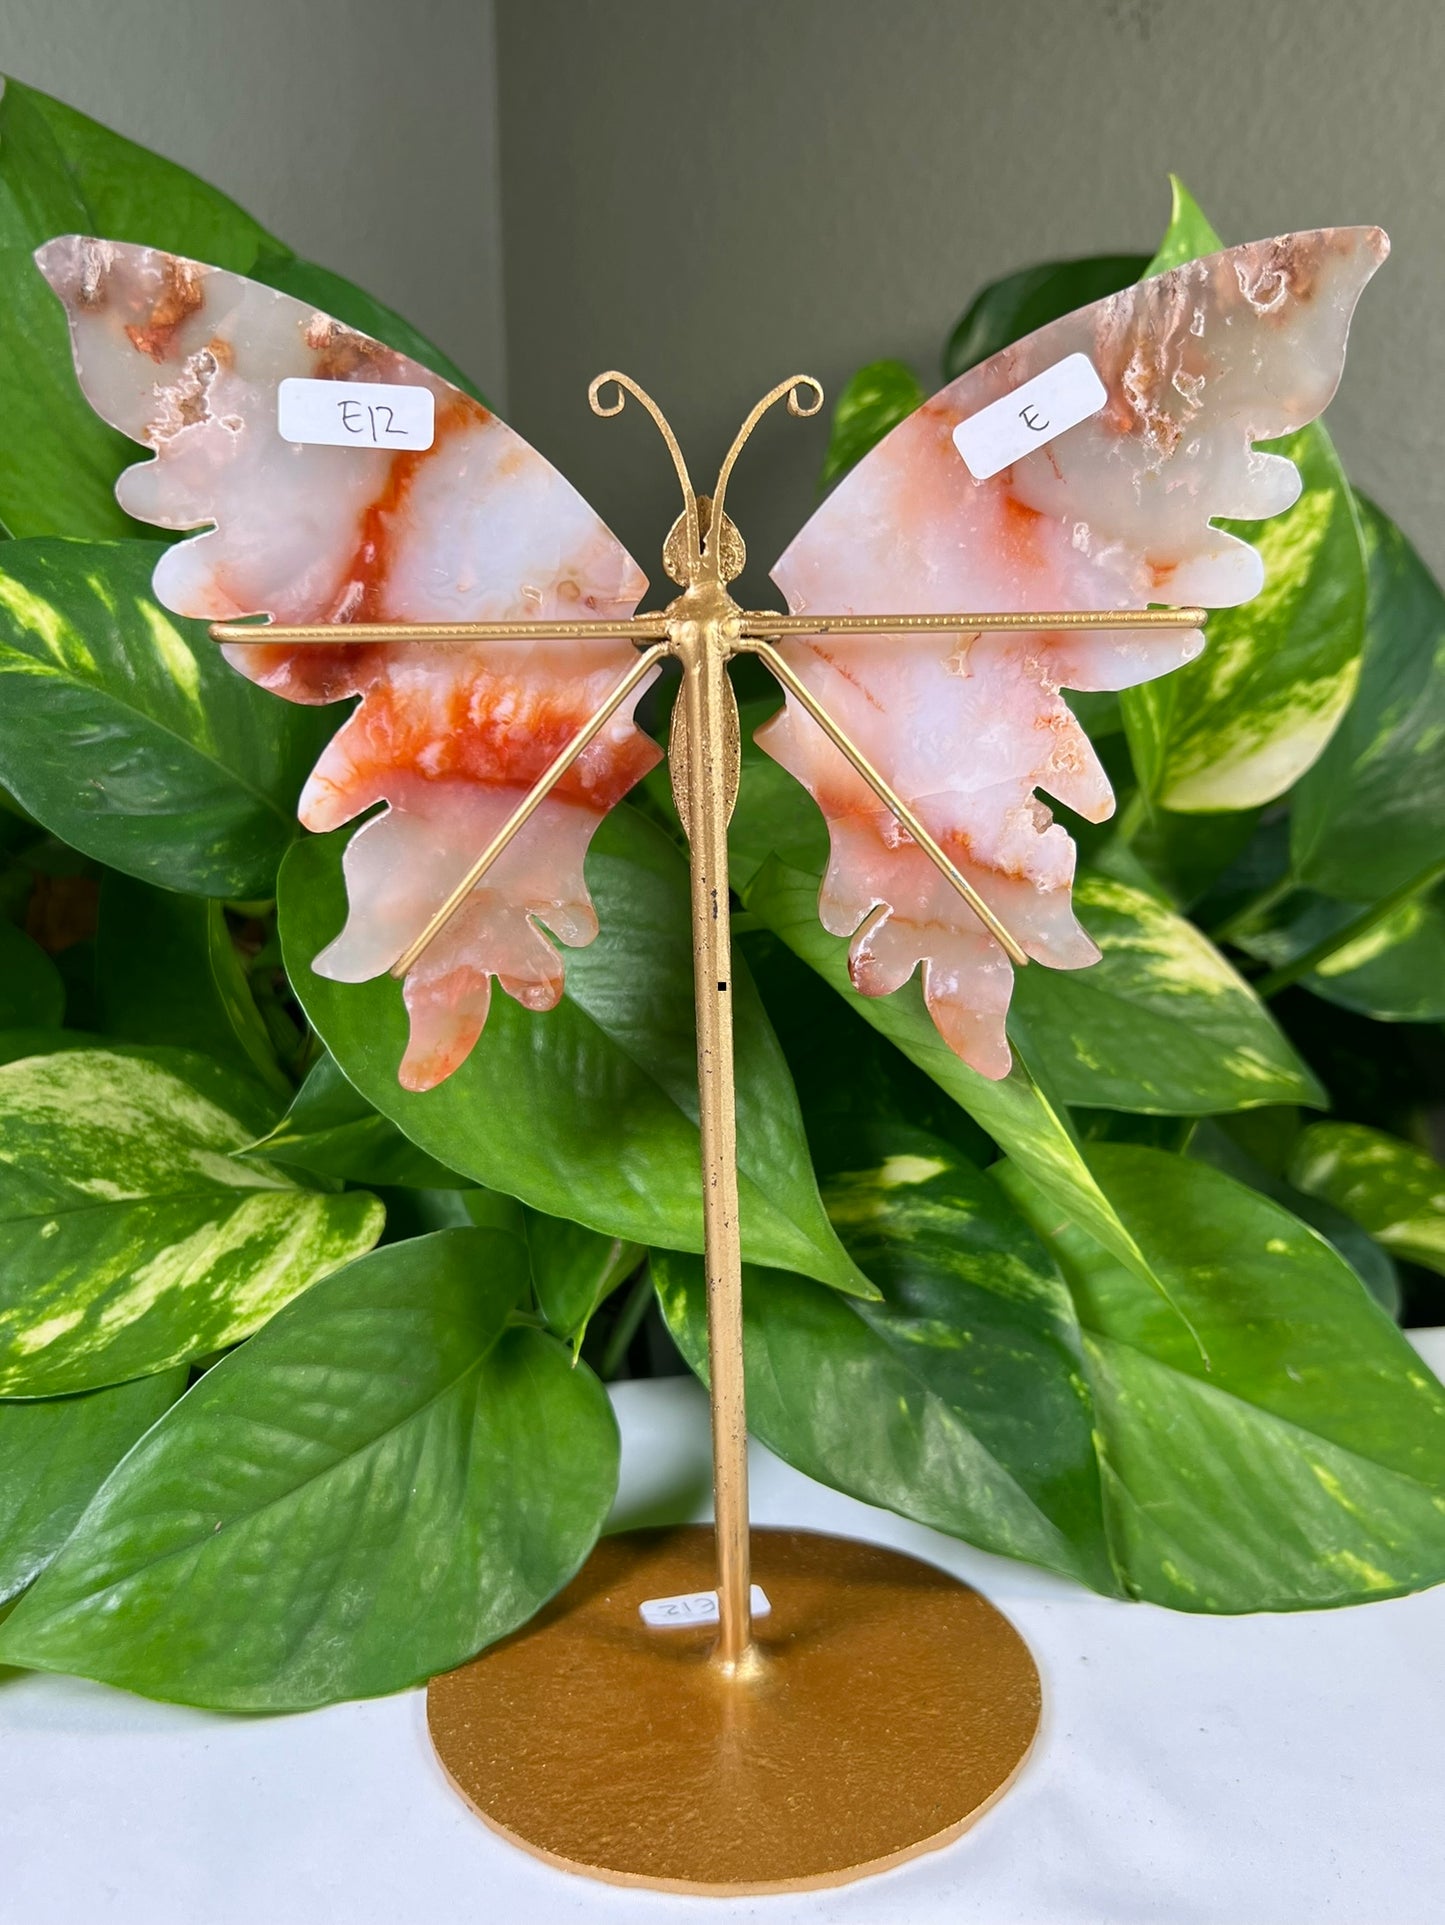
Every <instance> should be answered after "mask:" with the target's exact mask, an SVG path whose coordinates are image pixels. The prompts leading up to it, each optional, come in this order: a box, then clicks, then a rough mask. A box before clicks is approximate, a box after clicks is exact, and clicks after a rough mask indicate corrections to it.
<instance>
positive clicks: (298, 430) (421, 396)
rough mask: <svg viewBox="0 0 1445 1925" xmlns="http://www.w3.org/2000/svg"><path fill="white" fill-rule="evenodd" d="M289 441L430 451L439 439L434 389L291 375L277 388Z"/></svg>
mask: <svg viewBox="0 0 1445 1925" xmlns="http://www.w3.org/2000/svg"><path fill="white" fill-rule="evenodd" d="M276 427H277V430H278V431H279V433H280V436H281V439H282V440H283V441H301V442H311V443H319V444H320V446H322V447H323V448H429V447H430V446H431V444H432V441H433V439H434V438H435V435H436V397H435V396H434V395H433V394H432V391H431V389H430V388H420V387H413V386H411V385H410V384H409V383H408V384H405V385H403V384H402V383H400V382H396V381H311V380H308V379H305V378H304V377H302V376H300V375H294V374H293V375H289V376H288V377H287V379H286V380H284V381H283V382H282V383H281V385H280V387H279V388H278V389H277V390H276Z"/></svg>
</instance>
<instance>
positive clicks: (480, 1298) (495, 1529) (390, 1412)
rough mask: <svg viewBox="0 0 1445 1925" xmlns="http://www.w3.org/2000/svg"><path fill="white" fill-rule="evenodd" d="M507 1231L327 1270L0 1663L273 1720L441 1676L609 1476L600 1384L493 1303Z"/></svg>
mask: <svg viewBox="0 0 1445 1925" xmlns="http://www.w3.org/2000/svg"><path fill="white" fill-rule="evenodd" d="M526 1282H527V1260H526V1253H525V1251H524V1250H523V1248H522V1245H521V1244H520V1243H519V1242H518V1241H517V1239H516V1238H515V1237H511V1236H508V1235H507V1234H505V1233H504V1232H501V1231H495V1230H446V1231H442V1232H440V1233H439V1234H437V1235H435V1236H429V1237H424V1238H420V1239H418V1240H416V1241H414V1242H410V1243H405V1244H396V1245H392V1246H391V1247H389V1248H387V1249H384V1250H379V1251H377V1252H376V1253H375V1255H373V1256H370V1257H367V1258H364V1259H363V1260H362V1261H361V1262H360V1263H355V1264H352V1265H350V1266H348V1268H347V1269H345V1270H343V1271H341V1272H339V1273H338V1274H337V1275H336V1276H333V1277H328V1278H327V1279H326V1280H325V1282H323V1283H320V1284H317V1285H316V1286H315V1287H314V1288H313V1289H311V1290H309V1291H308V1292H307V1293H306V1295H305V1296H304V1297H302V1298H300V1299H299V1300H298V1301H297V1302H296V1303H294V1304H291V1305H290V1306H289V1307H288V1308H287V1309H285V1310H283V1311H282V1312H281V1314H280V1315H279V1316H278V1317H277V1318H276V1319H275V1320H274V1321H273V1322H272V1323H270V1324H269V1325H268V1326H267V1327H266V1329H265V1330H263V1331H262V1332H261V1333H260V1334H259V1335H258V1336H256V1337H254V1338H252V1340H251V1342H250V1343H248V1344H246V1345H245V1346H244V1348H243V1349H241V1350H239V1351H237V1352H235V1353H234V1354H233V1355H232V1356H230V1357H227V1358H224V1359H223V1360H222V1361H221V1362H220V1363H219V1364H218V1365H217V1366H216V1367H215V1369H213V1370H211V1371H208V1372H207V1374H206V1375H205V1376H204V1377H203V1378H202V1379H201V1381H200V1382H199V1383H198V1384H196V1385H195V1386H194V1387H193V1388H192V1389H191V1390H190V1391H189V1392H188V1394H187V1395H186V1396H185V1397H184V1398H183V1399H182V1400H181V1402H180V1403H179V1404H177V1405H176V1406H175V1408H174V1409H173V1410H171V1411H169V1412H168V1413H167V1415H166V1416H165V1417H164V1418H162V1420H161V1422H160V1423H159V1424H157V1425H156V1427H155V1428H154V1429H153V1430H152V1431H151V1432H150V1433H149V1435H148V1436H147V1437H146V1438H145V1439H144V1441H143V1442H142V1443H141V1444H140V1446H139V1447H138V1448H137V1449H135V1450H133V1451H132V1452H131V1454H130V1456H129V1457H127V1458H126V1460H125V1461H124V1463H123V1464H122V1465H121V1466H120V1468H119V1469H118V1470H117V1471H116V1472H115V1474H114V1475H113V1476H112V1477H111V1478H110V1479H109V1481H108V1482H107V1483H106V1484H105V1485H104V1486H103V1488H102V1489H101V1491H100V1492H99V1494H98V1495H97V1496H96V1498H95V1500H94V1502H93V1503H92V1504H91V1506H90V1508H89V1509H88V1510H87V1511H86V1513H85V1515H84V1517H83V1518H82V1519H81V1521H80V1523H79V1525H78V1526H77V1528H76V1531H75V1533H74V1535H73V1536H72V1537H71V1539H70V1541H69V1542H68V1544H67V1545H66V1547H65V1549H64V1550H63V1551H62V1552H61V1554H60V1556H59V1557H58V1558H57V1559H56V1561H55V1562H54V1563H53V1564H52V1565H51V1567H50V1569H49V1570H48V1571H47V1572H46V1573H45V1575H44V1577H43V1578H42V1579H41V1580H40V1582H39V1583H38V1584H37V1585H36V1586H35V1587H34V1589H33V1590H32V1591H31V1592H30V1593H29V1594H28V1595H27V1596H26V1597H25V1598H24V1599H22V1601H21V1603H20V1604H19V1606H18V1607H17V1609H16V1610H15V1612H14V1614H13V1615H12V1616H11V1617H10V1619H9V1620H8V1621H7V1622H6V1623H5V1625H4V1626H3V1627H0V1659H3V1661H4V1662H7V1663H12V1664H23V1665H29V1666H31V1667H34V1668H37V1669H40V1670H47V1671H72V1672H79V1673H80V1674H81V1675H82V1676H85V1677H92V1678H99V1679H101V1680H103V1681H104V1682H106V1683H109V1684H116V1685H121V1686H123V1687H124V1688H125V1689H127V1690H131V1691H140V1692H144V1693H146V1694H147V1695H149V1696H151V1697H158V1698H169V1699H174V1700H178V1701H180V1702H182V1703H186V1704H199V1705H211V1706H217V1707H223V1708H226V1709H229V1710H247V1711H286V1710H298V1709H301V1708H303V1707H305V1706H309V1705H318V1704H327V1703H331V1702H333V1701H335V1700H337V1699H341V1698H351V1697H369V1696H373V1695H375V1694H377V1693H380V1692H385V1691H395V1690H398V1689H400V1688H401V1687H402V1686H404V1685H409V1684H415V1683H418V1682H420V1681H421V1680H423V1679H425V1678H427V1677H429V1676H431V1675H432V1674H433V1673H434V1672H437V1671H445V1670H448V1669H449V1668H450V1667H452V1666H453V1665H456V1664H459V1663H460V1662H461V1661H462V1660H463V1659H465V1658H467V1657H470V1656H471V1654H472V1653H473V1652H475V1651H476V1650H478V1649H479V1648H480V1647H481V1646H482V1645H485V1644H490V1643H492V1642H493V1641H494V1640H495V1639H497V1638H500V1637H502V1636H504V1635H505V1634H506V1633H507V1632H509V1631H512V1630H514V1629H515V1628H516V1627H517V1626H518V1625H520V1624H522V1623H524V1622H525V1621H526V1620H527V1618H529V1617H530V1616H531V1615H532V1613H533V1612H534V1611H535V1610H536V1609H537V1608H538V1606H539V1605H541V1604H542V1603H543V1602H545V1600H546V1599H547V1598H549V1597H550V1596H551V1595H552V1594H553V1593H554V1592H555V1591H557V1590H558V1589H560V1587H561V1586H562V1585H563V1584H565V1583H566V1582H567V1580H568V1579H569V1578H570V1577H571V1576H572V1574H573V1572H574V1571H576V1570H577V1568H578V1566H579V1565H580V1564H581V1562H582V1560H583V1558H584V1557H585V1556H586V1555H587V1552H588V1551H589V1550H590V1548H591V1546H592V1544H593V1542H594V1541H595V1539H596V1537H597V1534H598V1532H599V1530H600V1529H601V1526H602V1522H603V1519H604V1518H605V1516H606V1514H607V1510H608V1507H609V1505H610V1503H611V1501H612V1496H613V1493H614V1490H615V1487H616V1481H617V1429H616V1424H615V1422H614V1419H613V1416H612V1412H611V1408H610V1406H609V1405H608V1402H607V1398H606V1395H605V1393H604V1392H603V1390H602V1388H601V1386H600V1385H599V1384H598V1382H597V1380H596V1379H595V1377H593V1375H592V1373H591V1372H590V1371H589V1370H588V1369H587V1368H586V1366H585V1365H578V1366H576V1367H575V1368H574V1367H573V1363H572V1359H571V1358H570V1356H569V1355H568V1353H567V1351H566V1350H565V1349H564V1348H563V1347H562V1345H561V1344H559V1343H558V1342H556V1340H555V1339H554V1338H552V1337H549V1336H547V1335H546V1334H545V1333H544V1332H542V1331H539V1330H536V1329H528V1328H524V1327H518V1326H517V1325H515V1324H514V1323H512V1322H511V1321H510V1313H511V1311H512V1307H513V1305H514V1304H515V1303H516V1302H517V1300H518V1298H519V1297H520V1295H521V1293H522V1292H523V1290H525V1288H526Z"/></svg>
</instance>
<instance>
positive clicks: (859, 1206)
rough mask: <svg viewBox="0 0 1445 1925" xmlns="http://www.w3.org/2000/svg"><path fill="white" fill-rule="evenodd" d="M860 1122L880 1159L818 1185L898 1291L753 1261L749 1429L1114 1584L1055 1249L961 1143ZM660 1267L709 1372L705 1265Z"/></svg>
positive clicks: (1009, 1544) (814, 1464)
mask: <svg viewBox="0 0 1445 1925" xmlns="http://www.w3.org/2000/svg"><path fill="white" fill-rule="evenodd" d="M863 1129H864V1133H865V1135H868V1136H869V1140H868V1141H867V1142H864V1143H858V1145H857V1147H858V1149H859V1150H860V1151H861V1153H862V1155H863V1156H864V1157H865V1158H871V1157H874V1156H877V1158H878V1160H876V1161H873V1160H869V1161H866V1162H865V1163H864V1164H863V1165H862V1166H860V1167H855V1168H844V1169H841V1170H839V1171H837V1172H836V1173H835V1174H834V1175H833V1176H832V1177H831V1178H830V1179H829V1180H828V1181H827V1182H826V1183H825V1186H824V1195H825V1197H826V1199H827V1202H828V1206H829V1209H830V1211H831V1213H832V1216H833V1220H834V1222H835V1223H836V1224H837V1226H838V1228H839V1231H840V1232H841V1234H842V1236H843V1238H844V1241H845V1242H846V1243H847V1245H848V1247H849V1249H850V1250H851V1251H852V1253H853V1255H854V1257H855V1258H856V1259H857V1261H858V1263H859V1264H860V1265H861V1266H862V1267H863V1268H864V1269H865V1270H866V1271H867V1273H868V1275H869V1276H870V1277H872V1278H873V1279H874V1281H875V1282H876V1283H877V1284H879V1286H880V1287H881V1288H882V1290H883V1294H884V1301H883V1302H882V1303H878V1304H871V1303H870V1304H863V1303H857V1302H854V1301H852V1300H845V1299H843V1298H842V1297H840V1296H839V1295H838V1293H837V1292H836V1291H830V1290H827V1289H824V1288H823V1287H822V1286H821V1285H819V1284H815V1283H810V1282H809V1281H808V1279H807V1278H805V1277H799V1276H789V1275H784V1274H781V1273H778V1272H773V1271H767V1272H762V1271H755V1270H752V1269H749V1270H747V1271H745V1272H744V1279H743V1298H744V1316H745V1322H746V1343H747V1371H748V1418H749V1422H750V1425H751V1427H752V1428H753V1429H754V1430H755V1431H756V1432H757V1434H758V1435H759V1436H760V1437H761V1438H763V1439H764V1441H765V1442H766V1443H767V1444H768V1445H769V1446H770V1447H771V1448H772V1449H774V1450H776V1451H777V1452H778V1453H779V1454H780V1455H781V1456H782V1457H784V1458H786V1459H787V1461H788V1462H789V1463H791V1464H795V1465H797V1467H798V1468H799V1469H800V1470H803V1471H806V1472H807V1473H808V1475H809V1476H811V1477H817V1478H820V1479H821V1480H822V1481H823V1482H824V1483H827V1484H831V1485H833V1486H834V1487H835V1488H836V1489H839V1490H845V1491H848V1492H850V1493H852V1495H854V1496H856V1497H861V1498H863V1499H865V1500H866V1501H867V1502H868V1503H871V1504H885V1505H887V1506H888V1507H889V1508H890V1509H891V1510H895V1511H899V1512H901V1513H902V1514H903V1515H904V1516H905V1517H915V1518H918V1519H920V1520H921V1521H922V1522H924V1523H926V1524H931V1525H933V1526H934V1527H935V1528H936V1529H938V1530H944V1531H949V1532H951V1533H952V1534H953V1535H954V1536H957V1537H964V1538H967V1539H968V1541H969V1542H970V1543H973V1544H978V1545H981V1546H983V1547H984V1548H985V1549H987V1550H991V1551H999V1552H1002V1553H1003V1554H1004V1555H1005V1556H1008V1557H1021V1558H1026V1559H1028V1560H1029V1561H1030V1562H1032V1563H1036V1564H1043V1565H1046V1566H1047V1567H1048V1568H1049V1569H1051V1570H1056V1571H1064V1572H1066V1573H1068V1575H1070V1576H1072V1577H1077V1578H1080V1579H1082V1580H1083V1581H1084V1582H1085V1583H1086V1584H1091V1585H1092V1586H1093V1587H1094V1588H1095V1589H1096V1590H1101V1591H1105V1592H1109V1593H1117V1588H1118V1586H1117V1580H1116V1578H1115V1576H1114V1572H1113V1569H1112V1566H1111V1564H1110V1561H1109V1554H1108V1550H1107V1546H1106V1544H1105V1538H1104V1527H1103V1514H1102V1507H1101V1499H1100V1490H1099V1470H1098V1465H1097V1463H1096V1462H1095V1458H1094V1449H1093V1442H1092V1425H1093V1417H1092V1411H1091V1408H1090V1402H1089V1393H1088V1388H1087V1386H1086V1384H1085V1382H1084V1379H1083V1373H1082V1368H1081V1364H1082V1359H1081V1354H1080V1346H1079V1332H1078V1325H1077V1321H1076V1319H1075V1316H1074V1311H1073V1306H1072V1304H1071V1303H1070V1301H1069V1294H1068V1291H1067V1290H1066V1289H1065V1287H1064V1284H1063V1282H1062V1280H1061V1279H1060V1277H1059V1274H1058V1271H1057V1270H1056V1269H1055V1267H1054V1265H1053V1262H1052V1260H1051V1259H1050V1257H1049V1256H1048V1254H1047V1252H1046V1251H1045V1250H1044V1248H1043V1247H1042V1245H1041V1244H1040V1243H1039V1241H1038V1239H1037V1238H1036V1237H1035V1236H1034V1235H1033V1234H1032V1233H1031V1231H1030V1230H1029V1228H1028V1225H1027V1224H1026V1223H1025V1222H1024V1221H1023V1220H1022V1219H1021V1218H1020V1217H1019V1216H1018V1214H1017V1213H1016V1212H1015V1211H1014V1210H1013V1209H1012V1208H1011V1206H1010V1205H1009V1204H1008V1203H1007V1202H1006V1201H1005V1199H1004V1198H1003V1196H1002V1195H1001V1194H1000V1193H999V1191H998V1190H997V1189H996V1188H995V1186H994V1185H993V1184H991V1183H990V1182H989V1181H988V1179H987V1178H986V1177H984V1176H982V1175H981V1174H980V1173H979V1172H978V1171H976V1170H974V1169H972V1168H971V1167H970V1166H969V1165H968V1164H967V1163H966V1162H965V1161H964V1160H963V1159H962V1158H961V1157H960V1156H959V1155H958V1153H957V1152H956V1151H955V1150H953V1149H952V1148H950V1146H949V1145H947V1144H945V1143H941V1142H939V1141H938V1140H937V1139H936V1138H932V1137H928V1136H925V1135H923V1134H922V1133H921V1132H916V1131H908V1130H906V1129H904V1130H900V1129H898V1128H897V1127H896V1126H888V1127H886V1128H885V1129H884V1130H883V1131H881V1132H879V1133H878V1136H877V1137H876V1138H875V1137H873V1136H872V1135H871V1134H870V1133H869V1132H868V1131H867V1126H866V1124H865V1125H864V1126H863ZM880 1151H881V1152H882V1153H881V1154H880ZM653 1275H654V1278H655V1280H656V1283H657V1289H658V1294H659V1297H660V1298H661V1301H662V1305H663V1309H664V1311H665V1313H666V1315H667V1320H668V1324H669V1327H670V1328H671V1330H672V1333H673V1336H674V1337H675V1338H676V1340H677V1342H678V1344H679V1346H680V1347H681V1349H682V1352H683V1354H684V1356H685V1357H686V1358H687V1359H688V1362H689V1363H690V1364H691V1365H692V1367H693V1368H694V1369H695V1370H696V1371H697V1372H698V1373H699V1375H701V1376H703V1377H704V1378H705V1377H706V1374H707V1293H706V1289H705V1287H704V1282H703V1274H702V1265H701V1263H700V1262H698V1261H697V1259H696V1258H689V1257H679V1256H675V1255H672V1254H670V1253H661V1252H659V1253H657V1254H655V1255H654V1257H653Z"/></svg>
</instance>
